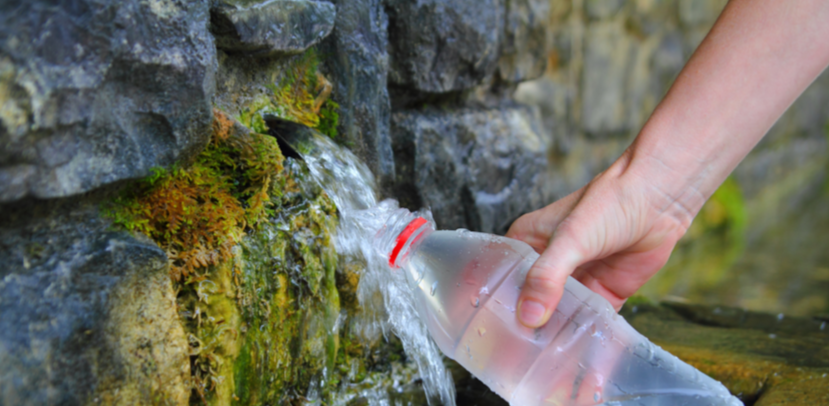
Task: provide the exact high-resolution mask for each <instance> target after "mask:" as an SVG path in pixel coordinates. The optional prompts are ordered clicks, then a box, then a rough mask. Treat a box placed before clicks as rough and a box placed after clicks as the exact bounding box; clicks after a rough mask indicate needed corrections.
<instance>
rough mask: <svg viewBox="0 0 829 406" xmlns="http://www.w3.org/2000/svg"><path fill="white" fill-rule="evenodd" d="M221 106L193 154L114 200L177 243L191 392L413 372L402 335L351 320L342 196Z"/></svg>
mask: <svg viewBox="0 0 829 406" xmlns="http://www.w3.org/2000/svg"><path fill="white" fill-rule="evenodd" d="M214 116H215V118H214V123H213V127H212V134H211V140H210V143H209V144H208V146H207V147H206V148H205V149H204V151H202V153H201V154H200V155H199V156H198V157H197V158H196V159H195V161H194V162H193V163H192V164H191V165H190V166H187V167H178V168H174V169H171V170H169V171H161V170H158V171H155V172H154V173H153V175H152V176H150V177H148V178H146V179H143V180H141V181H139V182H137V185H136V186H135V187H132V188H130V190H129V191H128V192H127V193H125V194H124V195H122V196H120V197H119V198H118V199H116V200H115V201H114V203H113V204H112V205H111V207H109V208H108V213H109V215H110V216H111V217H112V219H113V221H114V223H115V224H117V225H120V226H123V227H125V228H127V229H129V230H131V231H133V232H138V233H143V234H146V235H148V236H149V237H151V238H152V239H153V240H154V241H155V242H156V243H157V244H159V246H161V247H162V248H163V249H164V250H165V251H166V252H167V254H168V257H169V269H170V277H171V279H172V280H173V281H174V286H175V288H176V290H177V294H176V303H177V306H178V314H179V316H180V322H181V323H182V325H183V326H184V331H185V333H186V335H187V341H188V344H189V350H190V378H191V386H192V393H191V394H190V400H189V402H190V404H193V405H203V404H206V405H235V404H238V405H266V404H302V403H304V402H307V401H321V402H324V403H332V402H333V399H334V398H335V397H336V398H338V399H340V400H342V399H349V400H350V399H359V398H360V396H361V395H360V393H362V394H363V395H365V393H374V394H375V395H376V396H380V397H382V396H389V395H388V394H389V393H391V392H389V390H390V388H393V387H399V386H400V385H402V384H403V383H409V382H410V381H413V380H415V376H416V373H415V372H414V371H415V370H414V368H413V367H412V365H409V364H407V363H406V362H405V357H403V356H402V355H400V354H402V348H398V347H399V345H398V346H396V347H395V346H393V345H392V346H389V345H388V343H384V342H383V341H382V340H379V337H375V338H374V339H369V340H367V339H366V338H365V337H363V336H361V334H360V333H359V332H358V331H357V330H358V328H352V327H351V326H350V323H349V322H348V320H350V319H351V318H352V317H353V316H354V315H356V314H357V313H359V311H360V309H359V308H358V304H357V301H356V298H355V292H356V288H357V284H358V283H359V270H358V269H353V267H343V268H342V269H339V268H338V265H339V264H338V258H337V253H336V252H335V250H334V246H333V241H332V233H333V231H334V230H335V228H336V225H337V216H336V209H335V207H334V205H333V203H332V201H331V200H330V199H329V198H328V196H327V195H326V194H325V193H324V191H322V189H320V188H319V186H318V185H316V184H315V183H314V182H312V181H311V180H310V174H309V173H308V169H307V167H306V166H305V165H304V163H302V162H300V161H294V160H285V159H284V158H283V156H282V154H281V152H280V150H279V147H278V145H277V143H276V142H275V140H274V139H273V138H272V137H270V136H267V135H262V134H257V133H255V132H252V131H250V130H249V129H248V128H246V127H244V126H242V125H241V124H240V123H238V122H236V121H234V120H233V119H232V118H230V117H229V116H228V115H226V114H224V113H223V112H221V111H218V110H217V111H215V112H214ZM341 292H342V297H343V298H342V299H341ZM395 371H397V372H395ZM391 372H394V373H391ZM404 381H405V382H404ZM398 389H399V388H398ZM398 389H395V390H394V391H392V392H397V391H398ZM415 389H418V388H415ZM412 392H413V393H420V392H419V391H418V390H413V391H412ZM395 396H398V397H399V395H395Z"/></svg>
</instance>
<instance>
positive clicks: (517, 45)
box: [498, 0, 551, 83]
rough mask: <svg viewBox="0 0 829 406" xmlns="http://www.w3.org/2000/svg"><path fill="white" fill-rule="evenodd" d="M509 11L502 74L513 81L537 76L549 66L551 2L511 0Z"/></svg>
mask: <svg viewBox="0 0 829 406" xmlns="http://www.w3.org/2000/svg"><path fill="white" fill-rule="evenodd" d="M505 11H506V16H505V21H506V22H505V25H504V35H503V38H502V40H501V59H499V60H498V76H499V77H500V78H501V79H502V80H504V81H507V82H512V83H518V82H522V81H526V80H531V79H536V78H538V77H539V76H541V75H542V74H543V73H544V68H546V66H547V53H548V52H549V48H550V47H549V43H550V42H551V39H550V38H549V33H550V31H549V30H548V29H547V26H548V24H549V20H550V18H549V17H550V2H549V1H548V0H510V1H507V2H506V10H505Z"/></svg>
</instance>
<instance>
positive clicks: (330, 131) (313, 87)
mask: <svg viewBox="0 0 829 406" xmlns="http://www.w3.org/2000/svg"><path fill="white" fill-rule="evenodd" d="M251 62H253V63H255V66H253V67H251V66H236V67H228V68H227V71H228V73H227V74H228V76H229V77H240V76H243V75H245V74H248V75H251V73H249V72H247V71H248V70H250V69H252V68H254V71H263V72H271V75H270V76H269V77H268V80H267V81H262V83H261V89H259V91H258V92H250V94H249V95H244V97H241V99H242V102H241V103H239V106H237V109H238V111H234V112H232V114H233V115H234V117H236V119H238V120H239V121H240V122H241V123H242V124H244V125H245V126H247V127H248V128H250V129H252V130H253V131H256V132H258V133H265V132H266V125H265V122H264V120H263V119H262V116H263V115H265V114H270V115H274V116H277V117H279V118H282V119H285V120H289V121H294V122H297V123H300V124H304V125H306V126H308V127H311V128H314V129H316V130H317V131H319V132H321V133H323V134H325V135H327V136H329V137H331V138H333V139H336V138H337V125H338V124H339V108H340V106H339V105H338V104H337V103H336V102H335V101H333V100H331V99H330V98H329V97H330V96H331V92H332V90H333V85H332V84H331V83H330V82H329V81H328V79H327V78H326V77H325V76H324V75H323V74H322V73H321V72H320V69H319V67H320V60H319V56H318V53H317V51H316V49H315V48H312V49H310V50H308V51H306V52H305V53H303V54H301V55H297V56H294V57H291V58H288V59H287V60H285V61H281V62H279V63H273V62H271V63H269V62H268V61H251ZM256 68H258V69H256ZM259 74H260V75H261V73H259ZM255 82H256V81H254V83H255ZM245 90H249V89H245Z"/></svg>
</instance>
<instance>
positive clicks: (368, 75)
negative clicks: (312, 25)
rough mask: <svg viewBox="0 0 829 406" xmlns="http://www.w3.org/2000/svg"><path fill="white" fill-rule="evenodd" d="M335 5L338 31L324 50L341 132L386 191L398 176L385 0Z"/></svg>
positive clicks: (341, 1)
mask: <svg viewBox="0 0 829 406" xmlns="http://www.w3.org/2000/svg"><path fill="white" fill-rule="evenodd" d="M335 3H336V4H337V7H338V9H339V12H338V14H337V21H336V24H335V28H334V32H333V34H332V35H331V36H330V37H329V38H328V39H327V40H326V41H324V42H323V43H322V46H321V48H322V54H323V55H324V56H323V58H324V62H325V65H326V67H327V70H328V72H329V76H330V78H331V82H332V83H333V85H334V91H333V92H332V95H333V96H332V97H333V99H334V100H335V101H336V102H337V103H339V105H340V111H339V115H340V124H339V127H338V132H339V134H340V136H341V137H343V142H344V143H345V144H346V145H348V146H349V147H350V148H351V149H352V150H353V151H354V153H355V154H357V156H359V157H360V158H362V159H363V160H364V161H365V162H366V164H367V165H368V166H369V168H370V169H371V171H372V172H373V173H374V175H375V176H376V177H377V180H378V184H379V185H380V187H381V189H384V190H385V189H387V188H388V186H389V185H390V184H391V182H392V181H393V179H394V157H393V155H392V149H391V138H390V137H389V135H388V134H389V119H390V114H391V107H390V104H389V93H388V90H387V88H386V79H387V71H388V68H389V66H388V65H389V60H388V53H387V52H386V49H387V47H388V46H389V43H388V34H387V32H386V29H387V27H388V22H389V21H388V16H387V15H386V13H385V11H384V9H383V5H382V2H381V0H339V1H336V2H335Z"/></svg>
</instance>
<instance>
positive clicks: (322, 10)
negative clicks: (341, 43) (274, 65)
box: [210, 0, 337, 56]
mask: <svg viewBox="0 0 829 406" xmlns="http://www.w3.org/2000/svg"><path fill="white" fill-rule="evenodd" d="M336 15H337V11H336V9H335V7H334V5H333V4H331V3H326V2H318V1H311V0H272V1H233V0H224V1H219V2H218V3H217V4H216V5H214V7H212V8H211V10H210V23H211V25H210V30H211V32H212V33H213V35H215V37H216V46H217V47H218V48H219V49H223V50H225V51H228V52H244V53H249V54H255V55H258V56H269V55H274V54H283V55H285V54H298V53H302V52H304V51H305V50H307V49H308V48H309V47H311V46H313V45H315V44H317V43H318V42H320V41H321V40H322V39H323V38H325V37H326V36H327V35H328V34H330V33H331V30H332V29H333V27H334V19H335V17H336Z"/></svg>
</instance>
